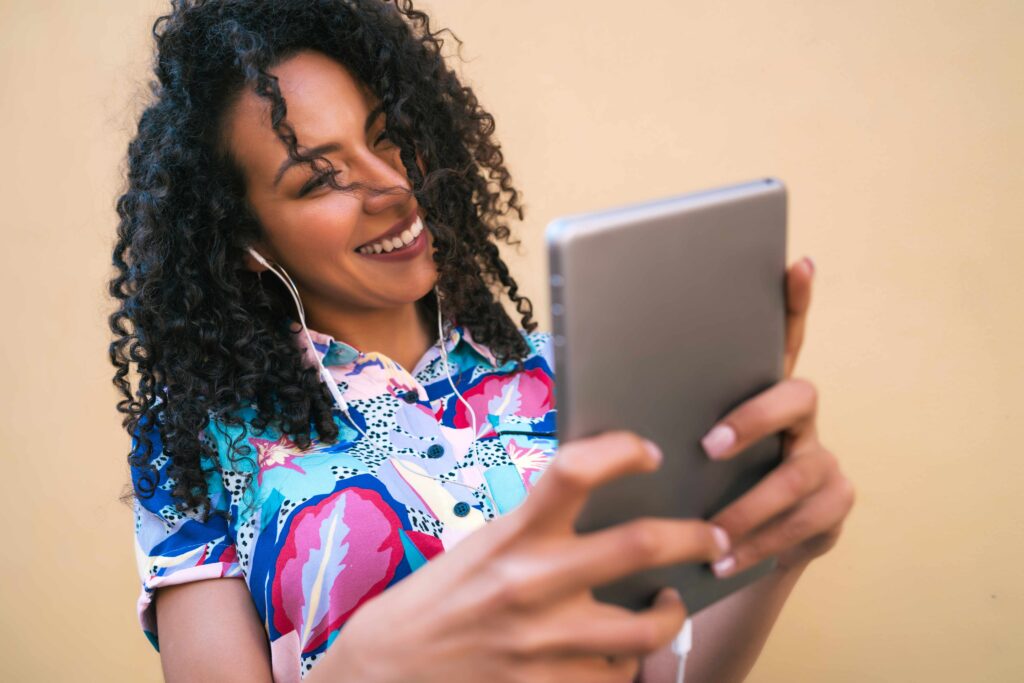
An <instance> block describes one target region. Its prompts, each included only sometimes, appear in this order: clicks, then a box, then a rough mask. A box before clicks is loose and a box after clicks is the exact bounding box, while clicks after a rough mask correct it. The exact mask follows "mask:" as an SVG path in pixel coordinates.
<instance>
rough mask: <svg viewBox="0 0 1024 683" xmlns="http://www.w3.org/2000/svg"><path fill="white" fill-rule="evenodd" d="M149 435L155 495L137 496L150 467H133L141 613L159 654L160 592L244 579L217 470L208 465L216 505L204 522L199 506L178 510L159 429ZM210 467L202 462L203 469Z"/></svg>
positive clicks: (150, 638) (141, 623) (227, 504)
mask: <svg viewBox="0 0 1024 683" xmlns="http://www.w3.org/2000/svg"><path fill="white" fill-rule="evenodd" d="M148 436H149V437H150V439H151V441H152V443H153V449H152V453H151V457H150V458H149V462H150V463H151V464H152V465H153V466H154V467H155V469H156V475H154V476H157V475H158V477H159V478H158V480H157V482H156V483H155V488H153V489H152V490H153V493H152V495H151V496H145V497H139V495H138V491H139V490H140V487H139V486H138V481H139V478H140V477H142V476H143V474H144V472H146V471H147V470H146V468H144V467H138V468H135V467H133V468H132V478H133V481H134V482H135V484H136V497H135V502H134V511H135V559H136V564H137V569H138V575H139V578H140V580H141V582H142V586H141V589H140V591H139V597H138V602H137V612H138V618H139V624H140V625H141V626H142V629H143V632H144V633H145V634H146V637H147V638H148V639H149V641H150V643H151V644H152V645H153V647H154V649H156V650H157V652H159V651H160V645H159V640H158V636H157V622H156V607H155V603H154V601H153V597H154V593H155V591H156V589H157V588H159V587H161V586H174V585H178V584H183V583H188V582H190V581H200V580H203V579H214V578H223V577H241V576H242V570H241V567H240V565H239V562H238V556H237V553H236V551H235V544H234V541H233V540H232V534H231V531H230V528H229V524H228V520H227V516H226V514H224V513H226V512H227V511H228V508H229V506H230V501H229V498H230V496H229V495H228V493H227V491H225V489H224V486H223V484H222V482H221V478H220V474H219V471H218V470H217V468H216V467H210V468H209V470H208V472H207V475H206V477H207V483H208V486H209V495H210V503H211V506H212V511H211V513H210V515H209V517H208V518H207V519H206V520H205V521H203V520H202V518H201V516H200V514H199V511H198V510H197V509H195V508H193V509H190V510H185V511H183V512H179V511H178V510H177V509H176V508H175V504H174V503H175V498H174V497H173V496H172V495H171V491H172V490H173V488H174V480H173V479H171V478H169V477H168V474H167V470H168V466H169V464H170V458H169V457H168V456H167V455H165V454H164V453H163V448H162V444H161V443H160V440H159V435H158V434H156V432H155V430H150V432H149V433H148ZM208 464H209V463H204V469H206V466H207V465H208ZM146 488H148V487H146ZM217 513H221V514H217Z"/></svg>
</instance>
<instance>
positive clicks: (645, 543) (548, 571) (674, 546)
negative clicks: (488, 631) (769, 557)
mask: <svg viewBox="0 0 1024 683" xmlns="http://www.w3.org/2000/svg"><path fill="white" fill-rule="evenodd" d="M729 549H730V544H729V538H728V535H727V534H726V533H725V532H724V531H722V530H720V529H716V527H715V526H713V525H711V524H709V523H708V522H706V521H704V520H700V519H665V518H660V517H640V518H637V519H634V520H631V521H629V522H624V523H622V524H617V525H615V526H612V527H608V528H606V529H601V530H600V531H593V532H590V533H587V534H582V535H579V536H576V537H571V538H569V539H558V543H557V546H552V547H551V548H550V550H549V552H546V553H538V554H537V555H536V562H537V564H536V567H535V568H532V569H531V568H529V567H519V568H518V569H517V572H518V573H517V575H515V576H512V577H510V578H509V579H508V580H507V581H506V586H505V593H506V596H505V597H506V599H507V600H509V601H510V602H511V603H512V604H515V605H518V606H529V605H538V604H543V603H546V602H549V601H552V600H556V599H558V598H560V597H562V596H564V595H566V594H569V593H573V592H575V591H578V590H580V588H583V587H592V586H599V585H602V584H605V583H608V582H610V581H613V580H615V579H618V578H620V577H623V576H626V575H628V574H632V573H634V572H637V571H640V570H642V569H648V568H651V567H662V566H665V565H670V564H679V563H688V562H689V563H693V562H714V561H716V560H718V559H719V558H721V557H722V556H724V555H725V554H726V553H727V552H729Z"/></svg>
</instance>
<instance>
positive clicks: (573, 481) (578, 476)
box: [544, 449, 587, 491]
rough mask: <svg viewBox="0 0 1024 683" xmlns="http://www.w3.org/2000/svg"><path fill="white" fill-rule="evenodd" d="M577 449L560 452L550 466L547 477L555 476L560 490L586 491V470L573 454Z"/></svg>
mask: <svg viewBox="0 0 1024 683" xmlns="http://www.w3.org/2000/svg"><path fill="white" fill-rule="evenodd" d="M574 453H576V450H575V449H572V450H569V449H567V450H562V451H559V453H558V455H557V456H555V457H554V458H553V459H552V460H551V463H550V464H549V465H548V468H547V472H546V473H545V475H544V476H545V477H551V476H552V475H554V476H553V479H554V480H555V482H556V483H557V485H558V486H559V487H560V488H565V489H569V490H571V491H582V490H584V489H586V483H587V476H586V470H584V469H583V468H582V467H581V466H580V459H579V458H577V457H575V456H574V455H573V454H574Z"/></svg>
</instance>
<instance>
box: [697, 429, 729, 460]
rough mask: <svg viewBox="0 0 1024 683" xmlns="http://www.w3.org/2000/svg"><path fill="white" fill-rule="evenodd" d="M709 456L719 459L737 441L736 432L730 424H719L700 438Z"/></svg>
mask: <svg viewBox="0 0 1024 683" xmlns="http://www.w3.org/2000/svg"><path fill="white" fill-rule="evenodd" d="M700 443H701V445H702V446H704V450H705V452H707V454H708V457H710V458H712V459H717V458H720V457H722V455H723V454H724V453H725V452H726V451H727V450H729V449H730V448H732V445H733V444H734V443H736V432H735V431H733V428H732V427H730V426H729V425H724V424H723V425H718V426H717V427H715V428H714V429H712V430H711V431H710V432H708V433H707V435H706V436H705V437H704V438H703V439H701V440H700Z"/></svg>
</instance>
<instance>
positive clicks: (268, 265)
mask: <svg viewBox="0 0 1024 683" xmlns="http://www.w3.org/2000/svg"><path fill="white" fill-rule="evenodd" d="M246 249H248V250H249V253H250V254H252V257H253V258H254V259H256V260H257V261H259V262H260V263H262V264H263V265H265V266H266V267H267V268H269V267H270V264H269V263H267V260H266V259H265V258H263V257H262V256H260V252H258V251H256V250H255V249H253V248H252V247H246Z"/></svg>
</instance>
